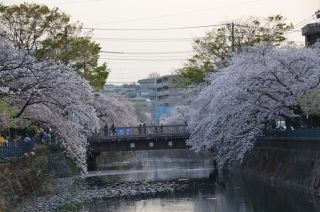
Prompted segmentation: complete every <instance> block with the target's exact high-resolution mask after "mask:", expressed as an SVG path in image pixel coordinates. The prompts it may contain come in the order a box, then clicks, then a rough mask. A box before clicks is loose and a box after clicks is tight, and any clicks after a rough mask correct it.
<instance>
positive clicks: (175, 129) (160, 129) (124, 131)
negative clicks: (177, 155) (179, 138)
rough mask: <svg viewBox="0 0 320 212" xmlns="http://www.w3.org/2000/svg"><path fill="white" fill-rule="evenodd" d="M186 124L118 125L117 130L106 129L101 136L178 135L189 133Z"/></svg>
mask: <svg viewBox="0 0 320 212" xmlns="http://www.w3.org/2000/svg"><path fill="white" fill-rule="evenodd" d="M188 133H189V131H188V129H187V126H186V125H169V126H168V125H166V126H161V125H158V126H141V127H118V128H115V131H112V129H111V128H108V129H105V130H104V131H103V132H101V133H100V134H99V136H105V137H135V136H150V135H151V136H152V135H153V136H157V135H159V136H160V135H178V134H180V135H181V134H188Z"/></svg>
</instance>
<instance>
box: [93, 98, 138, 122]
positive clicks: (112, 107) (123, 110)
mask: <svg viewBox="0 0 320 212" xmlns="http://www.w3.org/2000/svg"><path fill="white" fill-rule="evenodd" d="M94 106H95V108H96V111H97V115H98V118H99V119H100V124H101V127H104V126H106V125H108V126H109V127H110V126H111V125H112V124H114V125H115V126H118V127H128V126H136V125H137V124H138V121H137V116H136V114H135V109H134V105H133V103H131V102H130V101H128V100H127V99H126V98H125V97H123V96H121V95H117V94H114V93H96V94H95V102H94Z"/></svg>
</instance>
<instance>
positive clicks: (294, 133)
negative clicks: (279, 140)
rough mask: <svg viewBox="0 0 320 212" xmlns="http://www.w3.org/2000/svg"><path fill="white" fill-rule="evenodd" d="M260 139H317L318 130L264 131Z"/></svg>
mask: <svg viewBox="0 0 320 212" xmlns="http://www.w3.org/2000/svg"><path fill="white" fill-rule="evenodd" d="M261 137H288V138H293V137H295V138H319V139H320V128H301V129H295V130H270V131H265V132H264V133H263V136H261Z"/></svg>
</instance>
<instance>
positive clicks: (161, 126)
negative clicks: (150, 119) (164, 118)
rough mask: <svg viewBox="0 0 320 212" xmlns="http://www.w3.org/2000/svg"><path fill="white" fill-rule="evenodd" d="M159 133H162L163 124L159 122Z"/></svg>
mask: <svg viewBox="0 0 320 212" xmlns="http://www.w3.org/2000/svg"><path fill="white" fill-rule="evenodd" d="M160 133H161V134H162V133H163V125H162V124H160Z"/></svg>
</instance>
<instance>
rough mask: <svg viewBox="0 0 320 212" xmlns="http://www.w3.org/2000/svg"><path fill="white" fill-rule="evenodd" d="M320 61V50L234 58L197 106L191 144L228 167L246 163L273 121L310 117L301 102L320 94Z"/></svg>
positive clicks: (266, 48) (266, 51)
mask: <svg viewBox="0 0 320 212" xmlns="http://www.w3.org/2000/svg"><path fill="white" fill-rule="evenodd" d="M319 56H320V54H319V48H294V47H282V48H275V47H273V46H271V45H266V44H265V45H258V46H255V47H252V48H249V49H247V50H246V51H245V52H243V53H239V54H238V55H236V56H234V57H233V58H232V59H231V60H230V65H229V66H228V67H227V68H224V69H220V70H219V71H217V72H214V73H210V74H209V76H208V80H209V82H210V83H209V84H208V85H206V86H204V88H203V89H202V90H201V91H200V92H199V94H198V95H197V96H195V97H194V99H193V100H192V102H191V107H192V108H193V109H194V112H193V113H192V115H191V118H190V120H189V128H190V130H191V136H190V139H189V144H190V145H192V147H193V148H194V149H198V150H199V149H211V150H213V151H214V152H215V155H216V159H217V161H218V162H219V164H220V165H223V164H225V163H227V162H232V161H235V160H241V159H242V158H243V156H244V155H245V153H246V152H247V151H248V150H250V149H251V148H252V147H253V143H254V141H255V138H256V136H257V135H262V133H263V130H264V129H265V127H266V126H267V124H268V123H269V122H270V121H272V120H279V119H282V120H283V119H287V118H295V117H300V116H301V115H303V114H310V113H311V112H312V110H306V111H304V109H305V105H301V98H304V97H305V96H306V95H307V96H309V95H310V93H311V94H312V93H314V92H317V91H318V90H319V88H320V68H319V67H320V57H319ZM308 99H309V103H310V104H309V105H311V106H313V105H316V104H318V100H317V99H311V98H308Z"/></svg>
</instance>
